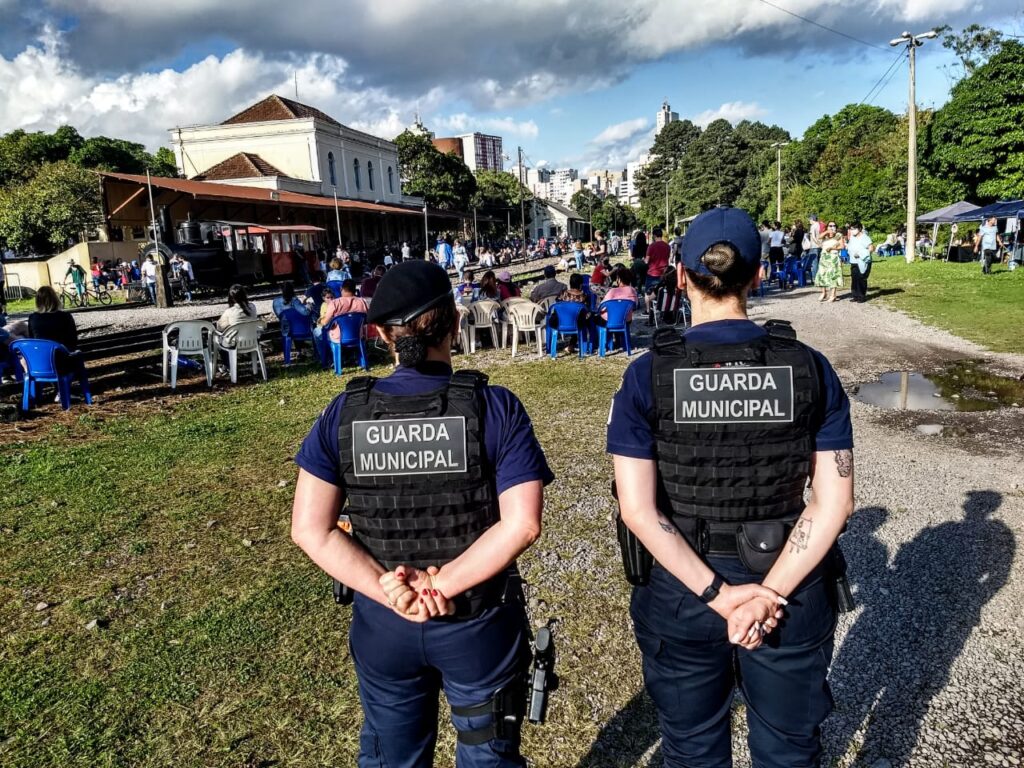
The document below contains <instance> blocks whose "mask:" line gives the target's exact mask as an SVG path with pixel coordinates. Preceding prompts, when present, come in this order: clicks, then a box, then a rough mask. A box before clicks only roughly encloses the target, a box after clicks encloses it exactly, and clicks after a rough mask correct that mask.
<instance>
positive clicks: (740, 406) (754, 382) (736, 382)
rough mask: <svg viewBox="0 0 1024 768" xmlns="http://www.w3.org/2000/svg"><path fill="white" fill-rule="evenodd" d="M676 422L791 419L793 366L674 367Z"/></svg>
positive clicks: (708, 422) (726, 422)
mask: <svg viewBox="0 0 1024 768" xmlns="http://www.w3.org/2000/svg"><path fill="white" fill-rule="evenodd" d="M673 373H674V386H675V421H676V424H770V423H778V422H791V421H793V368H792V366H788V365H786V366H783V365H778V366H750V367H728V368H676V369H675V371H674V372H673Z"/></svg>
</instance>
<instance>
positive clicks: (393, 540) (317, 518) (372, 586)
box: [292, 261, 553, 768]
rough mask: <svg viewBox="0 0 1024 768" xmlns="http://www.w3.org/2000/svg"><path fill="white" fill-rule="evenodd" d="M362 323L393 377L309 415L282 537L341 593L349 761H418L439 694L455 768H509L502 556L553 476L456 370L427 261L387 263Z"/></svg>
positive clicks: (535, 517) (518, 619)
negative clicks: (347, 650) (351, 678)
mask: <svg viewBox="0 0 1024 768" xmlns="http://www.w3.org/2000/svg"><path fill="white" fill-rule="evenodd" d="M368 321H369V322H370V323H372V324H374V325H376V326H377V327H378V329H379V331H380V334H381V336H382V337H383V338H384V339H385V341H387V343H388V344H389V346H390V347H391V349H392V350H393V352H394V353H395V356H396V358H397V361H398V367H397V369H396V370H395V372H394V373H393V374H392V375H391V376H389V377H387V378H384V379H380V380H376V379H373V378H369V377H365V378H360V379H354V380H352V381H351V382H350V383H349V384H348V386H347V387H346V391H345V393H344V394H342V395H340V396H338V397H337V398H335V400H334V401H333V402H332V403H331V404H330V405H329V406H328V407H327V408H326V410H325V411H324V412H323V413H322V414H321V415H320V417H319V419H318V420H317V422H316V424H314V426H313V429H312V431H311V432H310V433H309V436H308V437H307V438H306V439H305V441H304V442H303V444H302V447H301V449H300V450H299V453H298V455H297V457H296V462H297V463H298V465H299V467H300V471H299V479H298V482H297V485H296V489H295V504H294V509H293V516H292V537H293V539H294V540H295V542H296V543H297V544H298V545H299V546H300V547H301V548H302V549H303V550H304V551H305V552H306V554H308V555H309V557H310V558H311V559H312V560H313V561H314V562H315V563H316V564H317V565H319V566H320V567H321V568H323V570H324V571H326V572H327V573H328V574H330V575H331V576H332V577H334V578H335V579H337V580H339V581H340V582H342V583H344V584H345V585H348V586H349V587H351V588H352V589H353V590H355V592H356V595H355V600H354V604H353V615H352V623H351V629H350V645H351V652H352V658H353V661H354V664H355V669H356V674H357V677H358V680H359V694H360V699H361V701H362V705H363V712H364V715H365V717H364V723H363V729H362V733H361V735H360V750H359V765H360V766H361V767H362V768H368V767H369V766H387V767H388V768H419V767H421V766H431V765H433V760H434V745H435V742H436V739H437V717H438V712H437V707H438V694H439V691H440V690H442V689H443V690H444V693H445V697H446V698H447V701H448V703H449V704H450V705H451V708H452V721H453V724H454V726H455V729H456V731H457V733H458V745H457V752H456V761H457V764H458V765H459V766H460V768H462V767H468V768H472V767H473V766H485V765H486V766H524V765H525V764H526V763H525V762H524V760H523V758H522V757H521V756H520V753H519V724H520V723H521V719H522V711H521V710H522V708H523V707H524V705H525V700H526V691H525V689H524V687H523V685H522V683H523V681H524V679H525V673H526V666H527V665H528V664H529V649H528V643H529V641H528V632H529V627H528V624H527V621H526V616H525V612H524V607H523V605H522V601H521V599H517V598H518V597H519V596H520V595H521V592H518V594H517V589H516V585H517V583H518V582H517V572H516V558H517V557H518V556H519V555H520V554H521V553H522V552H523V551H524V550H525V549H526V548H527V547H529V546H530V545H531V544H532V543H533V542H534V541H535V540H536V539H537V537H538V536H539V535H540V529H541V508H542V505H543V493H544V491H543V489H544V486H545V485H546V484H547V483H549V482H551V480H552V479H553V475H552V473H551V470H550V469H549V468H548V465H547V462H546V460H545V458H544V454H543V452H542V451H541V448H540V445H539V444H538V442H537V439H536V437H535V436H534V433H533V427H532V425H531V423H530V419H529V416H527V413H526V410H525V409H524V408H523V405H522V403H521V402H520V401H519V400H518V399H517V398H516V397H515V395H513V394H512V393H511V392H509V391H508V390H506V389H504V388H501V387H493V386H488V385H487V379H486V377H485V376H483V375H482V374H479V373H476V372H472V371H459V372H457V373H453V371H452V364H451V344H452V340H453V338H454V337H455V335H456V334H457V333H458V331H459V314H458V312H457V310H456V308H455V301H454V298H453V295H452V288H451V283H450V281H449V279H448V276H447V275H446V274H445V272H444V270H443V269H442V268H441V267H438V266H436V265H434V264H431V263H429V262H426V261H409V262H403V263H401V264H398V265H396V266H395V267H394V268H393V269H391V270H390V271H389V272H388V273H387V274H386V275H385V276H384V277H383V278H382V279H381V281H380V284H379V285H378V287H377V291H376V293H375V294H374V297H373V302H372V304H371V307H370V312H369V316H368ZM339 513H343V514H347V515H348V517H349V518H350V520H351V526H352V535H351V536H348V535H346V534H345V533H343V532H342V531H341V530H340V529H339V528H338V526H337V522H338V518H339Z"/></svg>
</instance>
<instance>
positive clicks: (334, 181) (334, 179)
mask: <svg viewBox="0 0 1024 768" xmlns="http://www.w3.org/2000/svg"><path fill="white" fill-rule="evenodd" d="M327 172H328V174H330V177H331V186H332V187H336V186H338V175H337V174H336V173H335V172H334V153H333V152H328V153H327Z"/></svg>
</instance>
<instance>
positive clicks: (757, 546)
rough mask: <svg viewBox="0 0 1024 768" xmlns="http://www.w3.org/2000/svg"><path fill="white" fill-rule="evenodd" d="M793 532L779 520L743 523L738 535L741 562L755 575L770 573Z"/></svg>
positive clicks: (737, 546)
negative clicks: (790, 533)
mask: <svg viewBox="0 0 1024 768" xmlns="http://www.w3.org/2000/svg"><path fill="white" fill-rule="evenodd" d="M791 530H792V526H791V525H789V524H787V523H784V522H782V521H779V520H759V521H757V522H747V523H741V524H740V526H739V531H738V532H737V535H736V549H737V551H738V552H739V556H740V560H741V561H742V562H743V564H744V565H745V566H747V568H748V569H749V570H750V571H752V572H753V573H757V574H765V573H768V571H770V570H771V568H772V566H773V565H775V561H776V560H778V559H779V555H780V554H782V548H783V547H784V546H785V545H786V539H787V538H789V532H790V531H791Z"/></svg>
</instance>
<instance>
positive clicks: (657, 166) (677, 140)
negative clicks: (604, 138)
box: [636, 120, 701, 221]
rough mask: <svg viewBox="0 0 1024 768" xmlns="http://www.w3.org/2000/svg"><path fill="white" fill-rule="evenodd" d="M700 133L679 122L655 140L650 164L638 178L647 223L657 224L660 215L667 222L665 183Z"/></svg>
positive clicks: (685, 123) (698, 129) (688, 123)
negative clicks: (665, 218)
mask: <svg viewBox="0 0 1024 768" xmlns="http://www.w3.org/2000/svg"><path fill="white" fill-rule="evenodd" d="M700 134H701V131H700V128H698V127H697V126H696V125H694V124H693V123H691V122H690V121H689V120H677V121H676V122H674V123H669V124H668V125H666V126H665V127H664V128H662V129H661V131H660V132H659V133H658V135H657V136H656V137H655V139H654V146H652V147H651V152H650V155H651V159H650V162H649V163H648V164H647V166H646V167H645V168H644V169H643V170H642V171H640V173H639V174H638V175H637V178H636V188H637V191H638V193H639V195H640V211H641V216H642V217H643V219H644V220H645V221H658V220H659V218H658V217H659V215H660V216H661V219H662V220H663V219H664V217H665V182H666V181H667V180H668V179H669V177H670V176H671V175H672V173H673V172H674V171H675V170H676V169H677V168H678V167H679V164H680V163H681V162H682V160H683V157H684V156H685V155H686V152H687V151H688V150H689V148H690V145H692V144H693V142H695V141H696V140H697V139H698V138H699V137H700ZM659 206H660V207H659Z"/></svg>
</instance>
